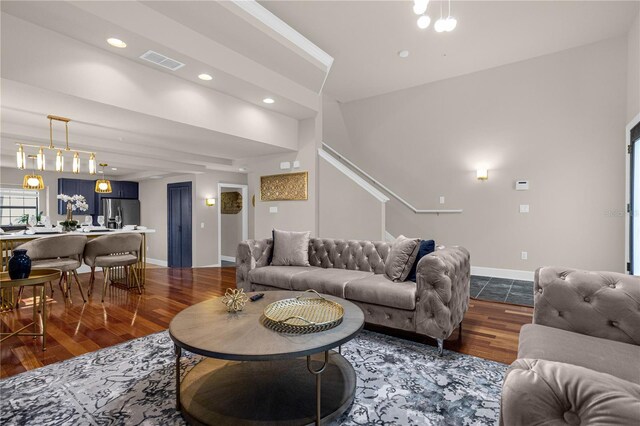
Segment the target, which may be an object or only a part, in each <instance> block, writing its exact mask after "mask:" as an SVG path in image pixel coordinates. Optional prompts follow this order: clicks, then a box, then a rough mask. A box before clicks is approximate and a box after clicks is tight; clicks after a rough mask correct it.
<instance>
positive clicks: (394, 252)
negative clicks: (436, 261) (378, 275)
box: [384, 235, 420, 282]
mask: <svg viewBox="0 0 640 426" xmlns="http://www.w3.org/2000/svg"><path fill="white" fill-rule="evenodd" d="M419 246H420V239H418V238H407V237H405V236H404V235H400V236H399V237H398V238H396V240H395V241H394V242H393V246H391V252H390V253H389V256H388V257H387V260H386V261H385V263H384V273H385V275H386V276H387V277H389V279H390V280H392V281H394V282H399V281H404V280H406V279H407V275H409V271H411V266H413V264H414V262H415V261H416V256H417V255H418V249H419Z"/></svg>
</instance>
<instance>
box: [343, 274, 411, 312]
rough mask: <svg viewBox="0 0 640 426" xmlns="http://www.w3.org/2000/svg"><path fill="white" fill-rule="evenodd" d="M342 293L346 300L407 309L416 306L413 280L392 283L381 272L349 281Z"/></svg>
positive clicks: (409, 309)
mask: <svg viewBox="0 0 640 426" xmlns="http://www.w3.org/2000/svg"><path fill="white" fill-rule="evenodd" d="M344 293H345V295H344V297H345V299H347V300H355V301H358V302H364V303H370V304H373V305H380V306H389V307H392V308H398V309H406V310H408V311H412V310H414V309H415V308H416V283H414V282H413V281H404V282H398V283H394V282H392V281H391V280H390V279H389V278H387V276H386V275H382V274H380V275H372V276H370V277H366V278H361V279H359V280H355V281H349V282H348V283H347V287H346V288H345V292H344Z"/></svg>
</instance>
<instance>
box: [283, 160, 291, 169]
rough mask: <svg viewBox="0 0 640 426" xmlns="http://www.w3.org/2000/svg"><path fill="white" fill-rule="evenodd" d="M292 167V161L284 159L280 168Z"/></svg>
mask: <svg viewBox="0 0 640 426" xmlns="http://www.w3.org/2000/svg"><path fill="white" fill-rule="evenodd" d="M290 168H291V163H290V162H288V161H283V162H282V163H280V170H289V169H290Z"/></svg>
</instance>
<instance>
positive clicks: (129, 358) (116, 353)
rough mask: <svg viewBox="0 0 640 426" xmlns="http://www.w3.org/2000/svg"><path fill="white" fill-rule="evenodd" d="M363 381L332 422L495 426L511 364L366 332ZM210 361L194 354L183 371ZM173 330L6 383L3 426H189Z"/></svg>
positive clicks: (357, 356) (358, 345)
mask: <svg viewBox="0 0 640 426" xmlns="http://www.w3.org/2000/svg"><path fill="white" fill-rule="evenodd" d="M342 353H343V355H344V356H345V357H346V358H347V359H348V360H349V362H351V364H352V365H353V366H354V368H355V370H356V375H357V377H358V382H357V388H356V397H355V401H354V403H353V405H352V406H351V407H350V409H349V410H348V411H347V412H345V414H343V415H342V417H341V418H339V419H338V420H337V421H335V422H333V424H334V425H338V424H339V425H374V424H375V425H387V424H389V425H442V424H447V425H492V424H496V423H497V421H498V413H499V401H500V389H501V384H502V378H503V376H504V373H505V370H506V368H507V366H506V365H504V364H500V363H497V362H492V361H487V360H483V359H481V358H476V357H472V356H468V355H462V354H459V353H456V352H451V351H445V354H444V356H443V357H442V358H439V357H438V356H437V355H436V350H435V348H434V347H431V346H428V345H423V344H420V343H415V342H411V341H407V340H402V339H399V338H395V337H389V336H386V335H382V334H378V333H374V332H370V331H363V332H362V333H361V334H360V335H359V336H358V337H356V338H355V339H354V340H352V341H351V342H349V343H348V344H346V345H344V346H343V347H342ZM201 359H202V358H201V357H200V356H198V355H194V354H189V353H186V356H183V358H182V360H183V361H182V362H183V374H186V371H188V370H189V369H190V368H192V367H193V366H194V365H195V364H196V363H197V362H198V361H200V360H201ZM174 366H175V364H174V357H173V344H172V342H171V339H170V338H169V335H168V333H167V332H166V331H165V332H161V333H156V334H152V335H149V336H146V337H143V338H139V339H136V340H132V341H129V342H127V343H123V344H120V345H117V346H112V347H109V348H106V349H102V350H99V351H96V352H92V353H88V354H85V355H82V356H79V357H76V358H73V359H70V360H67V361H63V362H60V363H57V364H52V365H49V366H45V367H42V368H39V369H36V370H32V371H28V372H25V373H22V374H19V375H17V376H13V377H9V378H7V379H4V380H2V381H0V395H1V396H2V397H1V400H2V401H1V402H0V410H1V415H0V424H3V425H40V426H42V425H125V424H126V425H140V424H144V425H184V424H185V422H184V420H183V419H182V417H181V416H180V414H178V413H177V412H176V410H175V381H174Z"/></svg>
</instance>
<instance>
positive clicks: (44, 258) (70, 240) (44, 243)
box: [16, 234, 87, 303]
mask: <svg viewBox="0 0 640 426" xmlns="http://www.w3.org/2000/svg"><path fill="white" fill-rule="evenodd" d="M86 244H87V237H86V236H84V235H71V234H68V235H54V236H49V237H42V238H37V239H35V240H31V241H28V242H26V243H24V244H21V245H20V246H19V248H21V249H24V250H27V256H29V257H30V258H31V269H49V268H55V269H60V270H61V271H62V276H61V277H60V281H59V282H58V285H59V286H60V289H61V290H62V293H63V294H64V296H66V297H68V298H69V299H70V298H71V296H70V289H71V280H70V277H71V275H73V278H74V279H75V281H76V284H77V285H78V290H80V295H81V296H82V301H83V302H86V301H87V299H85V297H84V292H83V291H82V286H81V285H80V279H79V278H78V271H77V269H78V268H79V267H80V265H82V255H83V253H84V247H85V245H86ZM63 281H64V282H65V288H63V287H62V282H63ZM49 286H50V287H51V294H52V295H53V285H52V284H51V282H50V283H49ZM23 290H24V288H20V291H19V293H18V301H17V302H16V303H20V300H21V297H22V292H23Z"/></svg>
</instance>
